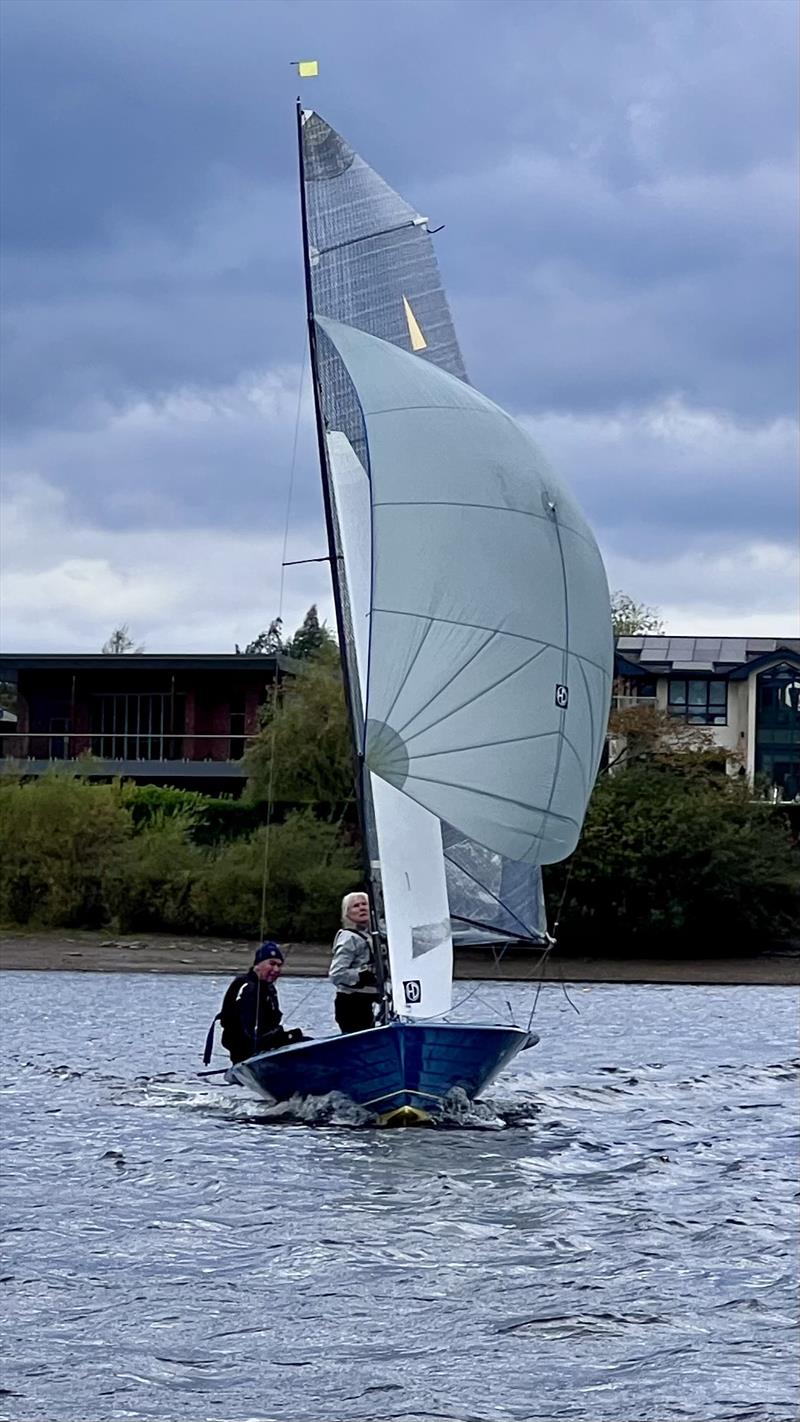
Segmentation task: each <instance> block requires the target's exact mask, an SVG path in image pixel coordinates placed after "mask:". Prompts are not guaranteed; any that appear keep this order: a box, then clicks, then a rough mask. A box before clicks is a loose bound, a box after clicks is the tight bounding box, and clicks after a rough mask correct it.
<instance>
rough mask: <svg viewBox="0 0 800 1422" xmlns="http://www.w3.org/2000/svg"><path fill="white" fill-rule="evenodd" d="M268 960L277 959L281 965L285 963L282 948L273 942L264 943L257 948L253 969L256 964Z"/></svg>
mask: <svg viewBox="0 0 800 1422" xmlns="http://www.w3.org/2000/svg"><path fill="white" fill-rule="evenodd" d="M268 958H277V960H278V962H279V963H282V962H283V954H282V952H281V950H280V948H279V947H278V945H277V943H273V942H272V941H271V940H268V941H267V942H266V943H262V944H261V947H260V948H256V953H255V957H254V959H253V967H255V965H256V963H264V962H266V961H267V959H268Z"/></svg>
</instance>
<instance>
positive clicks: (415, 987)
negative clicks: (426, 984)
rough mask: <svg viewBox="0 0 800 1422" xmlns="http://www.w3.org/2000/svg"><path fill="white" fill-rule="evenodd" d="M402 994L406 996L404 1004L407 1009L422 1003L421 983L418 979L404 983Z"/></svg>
mask: <svg viewBox="0 0 800 1422" xmlns="http://www.w3.org/2000/svg"><path fill="white" fill-rule="evenodd" d="M403 992H404V993H405V995H406V1003H407V1004H408V1006H409V1007H412V1006H413V1005H414V1003H416V1002H421V1001H422V983H421V982H420V981H419V979H418V978H413V979H412V980H411V982H404V983H403Z"/></svg>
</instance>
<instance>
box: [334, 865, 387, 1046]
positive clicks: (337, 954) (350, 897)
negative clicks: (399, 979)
mask: <svg viewBox="0 0 800 1422" xmlns="http://www.w3.org/2000/svg"><path fill="white" fill-rule="evenodd" d="M368 932H369V898H368V897H367V895H366V894H364V893H352V894H345V896H344V898H343V899H342V926H341V928H340V929H339V932H338V933H337V935H336V937H335V938H334V940H333V958H332V959H331V966H330V968H329V970H328V977H329V978H330V980H331V982H332V983H333V984H334V986H335V988H336V1000H335V1002H334V1008H333V1011H334V1016H335V1018H336V1022H337V1025H338V1027H339V1029H340V1031H342V1032H365V1031H366V1030H367V1029H368V1028H369V1027H374V1026H375V1020H374V1016H373V1007H374V1005H375V1003H376V1002H377V1001H378V999H379V990H378V983H377V980H376V977H375V973H374V971H373V966H372V950H371V947H370V942H369V938H368V937H367V934H368Z"/></svg>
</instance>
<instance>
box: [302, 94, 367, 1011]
mask: <svg viewBox="0 0 800 1422" xmlns="http://www.w3.org/2000/svg"><path fill="white" fill-rule="evenodd" d="M297 155H298V163H299V175H300V213H301V226H302V230H303V276H304V279H305V289H306V319H307V322H308V349H309V356H310V363H311V383H312V385H313V388H314V418H315V424H316V431H317V452H318V454H319V465H320V477H321V480H322V501H323V506H324V509H325V528H326V532H327V537H328V552H329V558H330V569H331V584H332V587H333V604H334V609H335V615H336V631H337V636H338V639H339V660H340V663H341V668H342V680H343V684H344V692H345V699H346V702H347V710H348V713H349V720H350V736H351V742H352V751H353V763H354V772H355V773H354V784H355V792H356V811H357V814H358V827H359V833H360V838H361V863H362V873H363V877H364V883H365V885H366V892H367V895H368V897H369V901H370V916H371V935H370V936H371V939H372V957H373V964H374V968H375V977H376V979H377V982H378V987H379V989H380V992H381V995H382V997H383V1000H384V1002H385V1001H386V971H385V965H384V957H383V953H382V952H381V946H380V938H379V935H378V912H377V894H376V886H375V881H374V876H373V870H372V860H371V855H370V846H369V835H368V827H367V815H366V809H365V804H366V768H365V765H364V754H363V750H362V748H361V746H359V744H358V734H357V729H356V728H357V725H359V724H363V720H364V711H365V708H364V707H362V706H361V704H360V695H359V688H358V684H357V682H356V681H354V678H353V675H352V670H351V667H350V662H349V658H348V656H347V624H346V620H345V616H344V600H343V595H342V583H341V550H340V548H339V540H338V537H337V530H336V519H335V515H334V506H333V498H332V493H331V488H332V480H331V472H330V464H329V460H328V448H327V443H326V439H325V418H324V414H323V409H322V391H321V387H320V380H319V357H318V352H317V326H316V321H315V313H314V292H313V286H312V282H311V260H310V253H309V237H308V210H307V204H306V176H305V163H304V159H303V106H302V103H301V101H300V99H299V98H298V100H297Z"/></svg>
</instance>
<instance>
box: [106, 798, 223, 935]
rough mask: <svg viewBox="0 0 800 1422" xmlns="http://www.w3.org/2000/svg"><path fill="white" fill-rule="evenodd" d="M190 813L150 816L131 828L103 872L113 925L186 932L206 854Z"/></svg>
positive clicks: (122, 929) (128, 929)
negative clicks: (197, 840) (199, 844)
mask: <svg viewBox="0 0 800 1422" xmlns="http://www.w3.org/2000/svg"><path fill="white" fill-rule="evenodd" d="M193 830H194V820H193V818H192V815H191V813H190V812H189V811H186V810H184V811H181V812H178V813H175V814H164V813H163V812H160V813H159V814H156V815H153V816H151V818H150V820H149V821H148V823H147V824H145V825H144V826H143V827H142V828H141V829H139V830H138V831H134V830H133V827H132V826H131V831H130V833H129V834H128V837H127V838H126V840H125V842H124V843H123V844H122V845H121V846H120V848H119V852H118V853H117V854H116V855H115V857H114V859H113V860H112V861H111V862H110V863H108V864H107V865H106V868H105V871H104V873H103V876H102V895H103V903H104V905H105V909H106V913H107V916H108V918H109V920H110V922H111V925H112V927H113V928H115V929H116V930H118V931H119V932H122V933H126V932H127V933H130V932H139V931H141V930H142V929H154V930H159V929H162V930H163V929H171V930H173V931H185V930H186V928H187V926H188V924H189V911H188V904H189V900H190V897H191V892H192V887H193V884H194V882H195V879H196V878H197V877H198V876H200V875H202V873H203V869H204V860H205V856H204V853H203V851H202V850H201V849H199V848H198V847H197V845H196V844H194V843H193V840H192V833H193Z"/></svg>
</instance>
